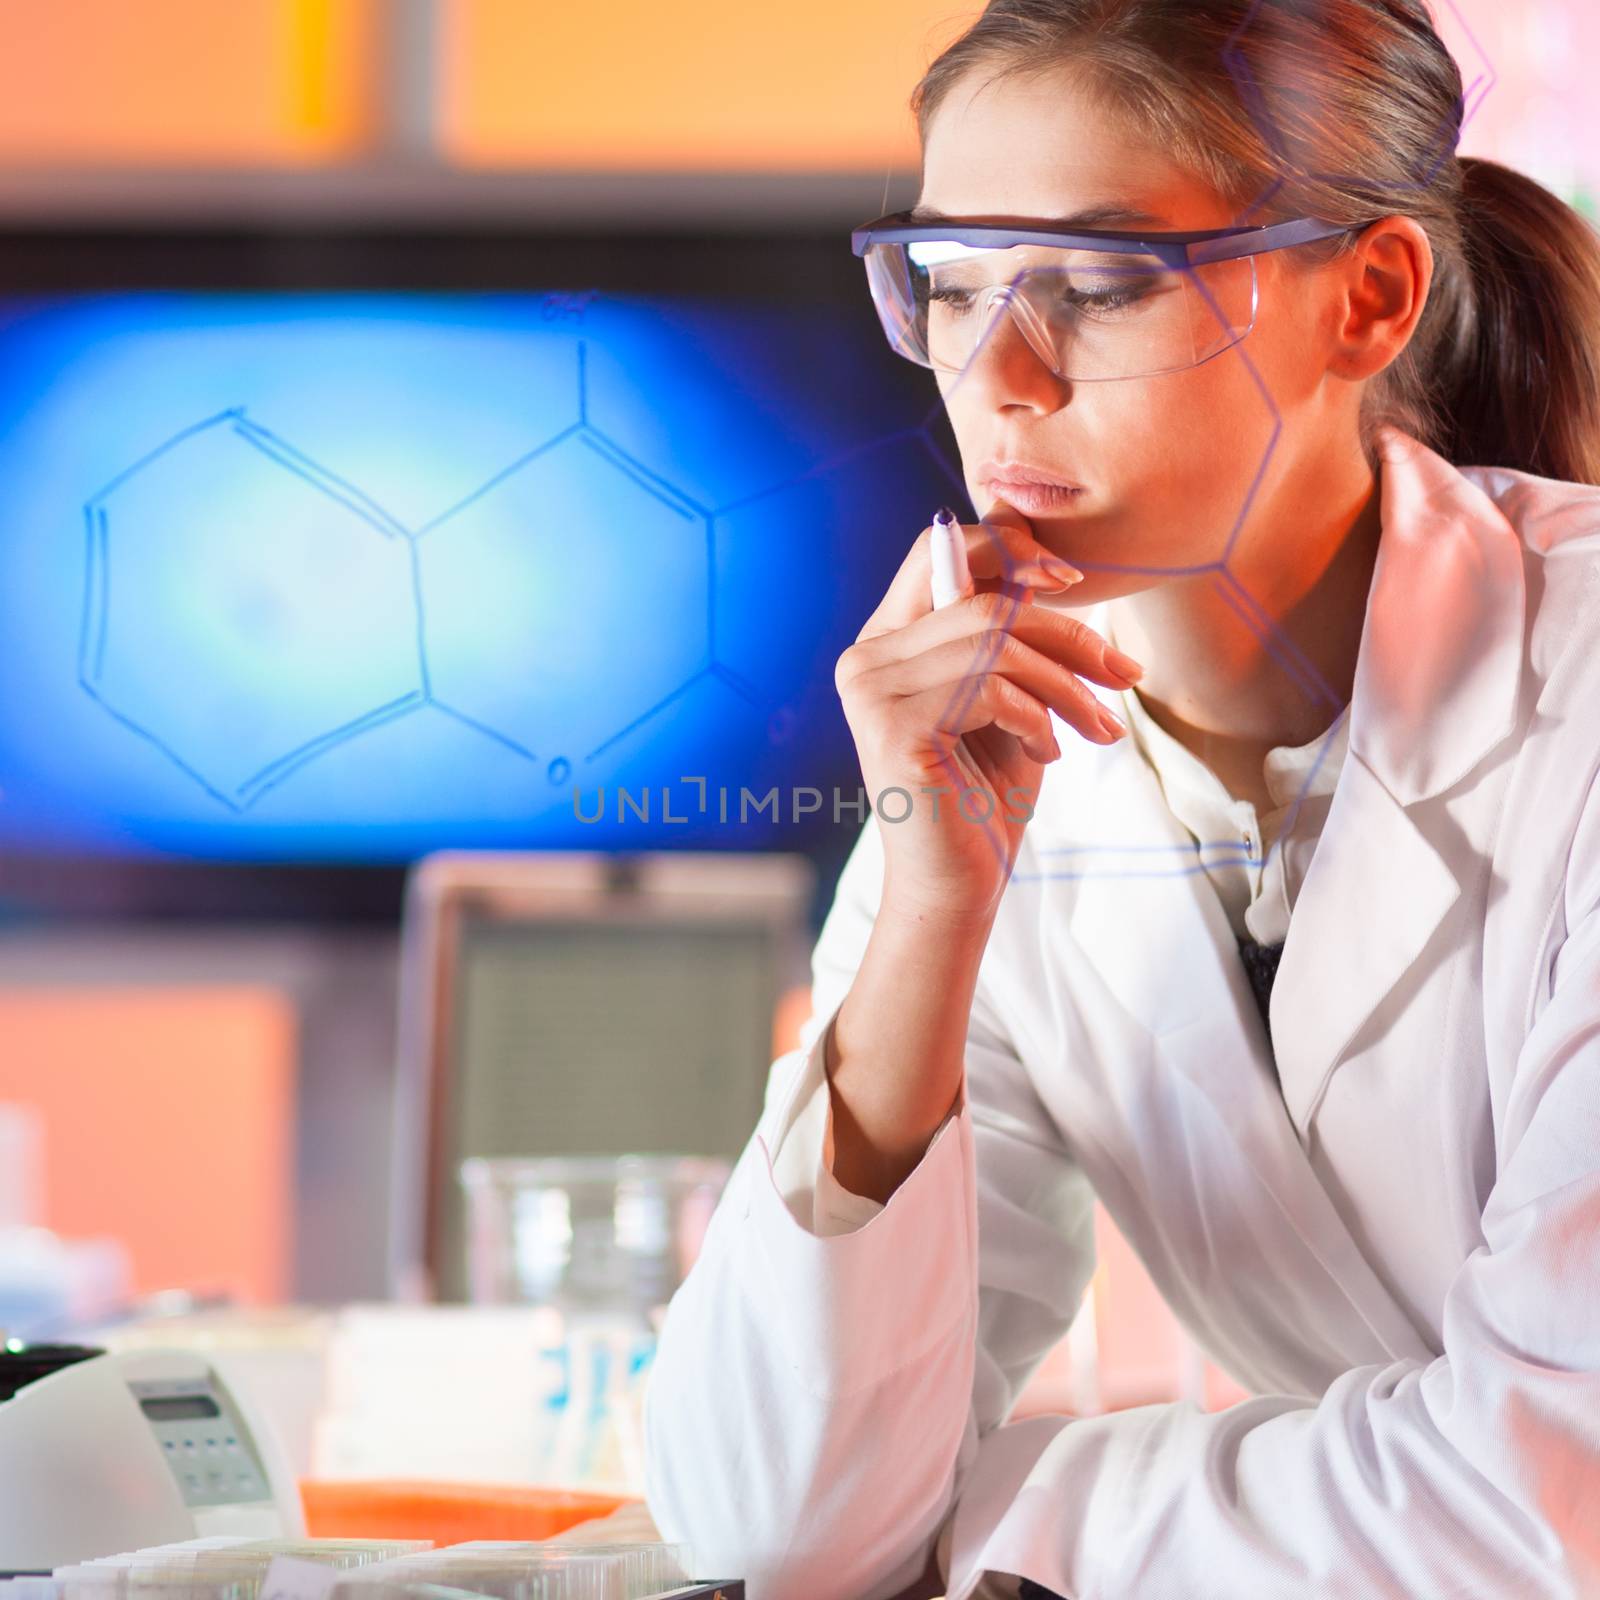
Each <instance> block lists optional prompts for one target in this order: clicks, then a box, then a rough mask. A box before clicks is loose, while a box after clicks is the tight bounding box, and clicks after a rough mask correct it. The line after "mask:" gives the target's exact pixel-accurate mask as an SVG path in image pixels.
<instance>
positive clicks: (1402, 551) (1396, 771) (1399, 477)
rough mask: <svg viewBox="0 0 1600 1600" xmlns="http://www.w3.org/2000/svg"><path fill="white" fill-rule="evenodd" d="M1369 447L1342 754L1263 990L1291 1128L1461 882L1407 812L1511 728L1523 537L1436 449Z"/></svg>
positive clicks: (1398, 442)
mask: <svg viewBox="0 0 1600 1600" xmlns="http://www.w3.org/2000/svg"><path fill="white" fill-rule="evenodd" d="M1382 442H1383V450H1384V456H1383V467H1382V482H1381V507H1382V534H1381V536H1380V541H1379V548H1378V557H1377V562H1376V565H1375V567H1374V570H1373V578H1372V585H1371V588H1370V590H1369V593H1368V597H1367V612H1366V620H1365V623H1364V626H1363V630H1362V636H1361V644H1360V648H1359V652H1358V655H1357V660H1356V671H1355V680H1354V685H1353V690H1352V694H1351V703H1350V711H1349V716H1350V743H1349V754H1348V755H1347V757H1346V760H1345V763H1344V766H1343V767H1342V768H1341V770H1340V775H1339V781H1338V784H1337V786H1336V787H1335V790H1334V793H1333V797H1332V800H1331V802H1330V805H1329V810H1328V815H1327V818H1326V820H1325V821H1324V823H1323V829H1322V833H1321V835H1320V837H1319V839H1318V842H1317V847H1316V849H1315V850H1314V851H1313V852H1312V856H1311V861H1310V865H1309V866H1308V867H1307V869H1306V876H1305V881H1304V882H1303V883H1302V885H1301V887H1300V891H1299V894H1298V896H1297V898H1296V900H1295V905H1294V910H1293V913H1292V915H1291V916H1290V919H1289V932H1288V937H1287V940H1286V942H1285V945H1284V950H1283V956H1282V958H1281V960H1280V963H1279V967H1278V975H1277V980H1276V982H1275V984H1274V986H1273V992H1272V1001H1271V1013H1270V1014H1271V1027H1272V1040H1273V1048H1274V1053H1275V1054H1276V1056H1277V1061H1278V1074H1279V1078H1280V1080H1281V1082H1282V1085H1283V1095H1284V1103H1285V1105H1286V1106H1287V1108H1288V1111H1289V1114H1290V1116H1291V1118H1292V1119H1293V1121H1294V1125H1295V1127H1296V1129H1297V1130H1298V1131H1299V1132H1301V1133H1302V1134H1303V1133H1304V1132H1305V1131H1306V1129H1307V1127H1308V1126H1309V1123H1310V1119H1311V1117H1312V1116H1313V1115H1314V1113H1315V1110H1316V1107H1317V1104H1318V1102H1319V1100H1320V1098H1321V1094H1322V1091H1323V1089H1324V1088H1325V1086H1326V1084H1327V1082H1328V1079H1329V1077H1330V1075H1331V1074H1332V1073H1333V1071H1334V1069H1335V1068H1336V1067H1337V1066H1338V1064H1339V1061H1340V1059H1341V1057H1342V1055H1343V1053H1344V1052H1345V1050H1346V1047H1347V1046H1349V1045H1350V1043H1351V1041H1352V1040H1353V1039H1354V1038H1355V1036H1356V1034H1357V1033H1358V1031H1359V1030H1360V1029H1361V1027H1362V1025H1363V1024H1364V1023H1365V1022H1366V1021H1367V1020H1368V1018H1370V1017H1371V1016H1372V1014H1373V1013H1374V1012H1375V1011H1376V1010H1377V1009H1378V1007H1379V1005H1380V1004H1381V1003H1382V1002H1383V1000H1384V999H1385V997H1386V996H1387V995H1388V994H1389V993H1390V991H1391V990H1393V988H1394V987H1395V985H1396V984H1397V983H1398V982H1399V981H1400V979H1401V978H1402V977H1403V976H1404V974H1405V972H1406V970H1407V968H1408V967H1409V966H1410V965H1411V963H1412V962H1413V961H1415V960H1416V958H1417V956H1418V955H1419V953H1420V952H1421V950H1422V948H1423V946H1424V945H1425V944H1426V943H1427V942H1428V939H1429V937H1430V936H1431V935H1432V933H1433V931H1434V929H1435V928H1437V927H1438V925H1439V922H1440V920H1441V919H1442V918H1443V917H1444V915H1445V914H1446V912H1448V911H1449V909H1450V907H1451V906H1452V905H1453V904H1454V902H1455V901H1456V900H1457V899H1458V898H1459V896H1460V894H1461V889H1462V885H1461V883H1460V882H1459V881H1458V879H1457V877H1456V873H1455V871H1454V870H1452V867H1451V865H1450V863H1449V862H1448V861H1447V860H1446V858H1445V857H1444V855H1442V854H1441V852H1440V850H1439V849H1438V848H1436V847H1435V845H1434V844H1433V843H1432V842H1431V841H1430V840H1429V838H1428V837H1427V835H1426V834H1425V833H1424V832H1423V831H1422V829H1421V828H1419V827H1418V825H1417V822H1416V820H1415V818H1414V817H1413V816H1412V815H1411V813H1410V812H1409V811H1408V809H1407V808H1408V807H1413V806H1415V805H1416V804H1417V803H1418V802H1420V801H1423V800H1426V799H1429V798H1431V797H1433V796H1434V795H1436V794H1439V793H1441V792H1443V791H1444V790H1446V789H1448V788H1449V787H1451V786H1453V785H1454V784H1456V783H1457V782H1459V781H1460V780H1461V779H1462V778H1464V777H1466V776H1467V774H1468V773H1470V772H1471V771H1472V769H1473V768H1474V767H1475V766H1477V765H1478V764H1479V763H1480V762H1481V761H1482V760H1483V759H1484V757H1485V756H1486V755H1488V754H1489V752H1490V751H1492V750H1493V749H1494V748H1495V746H1496V745H1498V744H1499V743H1500V742H1501V741H1502V740H1504V739H1505V738H1506V737H1508V736H1509V735H1510V734H1511V732H1512V731H1513V729H1514V727H1515V725H1516V708H1517V700H1518V692H1519V685H1520V680H1521V670H1522V640H1523V625H1524V605H1525V594H1524V587H1525V585H1524V579H1523V571H1522V549H1521V541H1520V539H1519V538H1518V536H1517V534H1516V532H1515V530H1514V529H1513V528H1512V527H1511V525H1510V523H1509V522H1508V521H1507V520H1506V518H1505V516H1504V514H1503V513H1502V512H1501V511H1500V509H1499V508H1498V507H1497V506H1496V505H1495V504H1494V502H1493V501H1492V500H1491V499H1490V498H1489V497H1488V495H1487V494H1485V493H1484V492H1483V491H1482V489H1480V488H1479V487H1478V486H1477V485H1476V484H1474V483H1472V482H1470V481H1469V480H1467V479H1466V478H1464V477H1463V476H1462V475H1461V474H1460V473H1459V472H1457V471H1456V470H1455V469H1454V468H1453V467H1451V466H1450V465H1449V463H1447V462H1446V461H1445V460H1443V458H1442V457H1440V456H1438V455H1437V454H1436V453H1434V452H1433V451H1431V450H1428V449H1427V448H1426V447H1424V446H1423V445H1421V444H1420V443H1419V442H1418V441H1416V440H1414V439H1411V438H1410V437H1409V436H1407V435H1404V434H1401V433H1399V432H1398V431H1397V430H1394V429H1389V430H1386V431H1385V437H1384V439H1383V441H1382ZM1473 859H1474V861H1475V860H1476V858H1475V857H1474V858H1473Z"/></svg>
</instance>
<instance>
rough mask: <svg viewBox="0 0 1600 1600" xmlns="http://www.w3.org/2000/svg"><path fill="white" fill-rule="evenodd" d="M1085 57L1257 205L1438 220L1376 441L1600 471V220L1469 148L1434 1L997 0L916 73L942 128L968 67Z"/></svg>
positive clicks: (1529, 467) (1189, 163) (1146, 123)
mask: <svg viewBox="0 0 1600 1600" xmlns="http://www.w3.org/2000/svg"><path fill="white" fill-rule="evenodd" d="M1068 63H1070V64H1072V65H1074V66H1079V67H1082V68H1083V69H1085V71H1086V82H1087V83H1088V84H1089V85H1090V86H1091V88H1092V90H1093V91H1094V93H1095V94H1096V96H1097V97H1098V98H1100V99H1102V100H1103V102H1104V103H1105V104H1106V106H1107V108H1108V109H1110V110H1112V111H1113V112H1115V113H1119V114H1121V115H1123V116H1125V117H1126V118H1127V119H1128V122H1129V124H1130V126H1132V127H1134V128H1137V129H1139V130H1141V131H1143V132H1146V133H1148V135H1149V136H1150V137H1151V138H1152V139H1153V140H1155V141H1157V142H1159V143H1160V144H1161V145H1162V147H1163V148H1165V149H1167V150H1170V151H1171V152H1172V153H1173V155H1174V157H1175V158H1176V159H1177V160H1178V161H1179V162H1180V164H1182V165H1184V166H1185V167H1187V168H1188V169H1189V170H1191V171H1193V172H1194V173H1196V174H1197V175H1198V176H1200V177H1201V178H1203V179H1204V180H1205V181H1207V182H1209V183H1210V184H1211V185H1212V187H1213V188H1215V189H1216V190H1217V191H1218V192H1219V193H1220V194H1222V195H1223V196H1224V197H1225V198H1227V199H1228V200H1229V201H1230V202H1231V203H1235V204H1237V205H1238V206H1239V207H1240V209H1241V211H1243V210H1244V208H1245V207H1247V206H1250V204H1251V202H1252V200H1254V199H1256V198H1258V197H1263V196H1264V197H1266V198H1267V199H1269V200H1270V205H1257V206H1254V207H1252V208H1251V214H1250V215H1248V216H1244V215H1241V217H1240V220H1241V221H1249V222H1266V221H1275V220H1278V219H1280V218H1282V217H1292V216H1318V217H1325V218H1327V219H1329V220H1330V221H1334V222H1345V223H1349V224H1350V225H1351V226H1352V227H1354V226H1356V225H1358V224H1361V223H1365V222H1370V221H1372V220H1373V219H1375V218H1377V217H1380V216H1388V215H1395V214H1404V215H1407V216H1411V217H1414V218H1415V219H1416V221H1417V222H1418V223H1419V224H1420V225H1421V226H1422V227H1423V228H1424V229H1425V231H1426V232H1427V235H1428V239H1429V242H1430V244H1431V245H1432V247H1433V252H1434V278H1433V283H1432V287H1431V289H1430V292H1429V296H1428V303H1427V305H1426V307H1425V308H1424V311H1423V314H1422V316H1421V318H1420V319H1419V321H1418V324H1417V328H1416V331H1415V333H1414V334H1413V336H1412V339H1411V341H1410V343H1409V344H1408V345H1407V347H1406V349H1405V350H1404V351H1403V352H1402V354H1401V355H1400V356H1399V357H1397V358H1396V359H1395V360H1394V361H1393V362H1391V363H1390V364H1389V366H1388V367H1387V368H1385V369H1384V371H1383V372H1382V373H1380V374H1378V375H1377V376H1376V377H1374V378H1373V379H1371V380H1370V381H1369V382H1368V384H1367V387H1366V392H1365V395H1364V398H1363V405H1362V417H1361V434H1362V443H1363V446H1364V447H1365V448H1366V449H1367V450H1368V452H1369V457H1370V452H1371V450H1372V440H1373V435H1374V432H1375V431H1376V429H1377V428H1378V427H1379V426H1380V425H1381V424H1383V423H1385V422H1389V423H1394V424H1395V425H1397V426H1399V427H1400V428H1402V429H1404V430H1405V431H1406V432H1408V433H1410V434H1412V435H1413V436H1414V437H1416V438H1419V439H1421V440H1422V441H1423V443H1425V444H1427V445H1428V446H1429V447H1430V448H1432V449H1435V450H1437V451H1439V453H1440V454H1441V455H1443V456H1444V457H1445V458H1446V459H1448V460H1450V461H1452V462H1456V463H1458V464H1460V465H1463V466H1467V465H1473V466H1506V467H1514V468H1520V469H1522V470H1524V471H1528V472H1533V473H1537V474H1539V475H1541V476H1544V477H1552V478H1562V479H1566V480H1568V481H1571V482H1578V483H1590V484H1600V234H1597V233H1596V231H1595V229H1594V228H1593V227H1591V225H1590V224H1589V223H1588V222H1587V221H1586V220H1585V218H1584V217H1582V216H1581V215H1580V214H1579V213H1578V212H1577V211H1575V210H1573V208H1572V207H1571V206H1569V205H1568V204H1567V203H1566V202H1565V201H1563V200H1562V199H1560V197H1559V196H1557V195H1555V194H1552V193H1551V192H1550V191H1549V190H1548V189H1546V188H1545V187H1544V186H1543V185H1542V184H1539V183H1537V182H1536V181H1535V180H1534V179H1532V178H1530V177H1528V176H1526V175H1525V174H1523V173H1520V172H1516V171H1514V170H1513V169H1511V168H1510V167H1505V166H1502V165H1501V164H1500V163H1498V162H1495V161H1487V160H1483V159H1477V158H1472V157H1461V158H1457V157H1456V156H1455V155H1454V154H1453V152H1454V150H1455V146H1456V141H1457V139H1458V137H1459V135H1460V131H1461V120H1462V110H1463V105H1462V90H1461V74H1460V71H1459V69H1458V68H1457V66H1456V63H1455V61H1454V59H1453V58H1452V56H1451V55H1450V52H1449V51H1448V50H1447V49H1446V48H1445V46H1444V43H1443V42H1442V41H1441V39H1440V38H1439V35H1438V33H1437V32H1436V31H1435V29H1434V26H1433V22H1432V20H1431V18H1430V17H1429V15H1428V13H1427V11H1426V9H1425V7H1424V4H1423V0H990V3H989V4H988V6H987V7H986V8H985V9H984V11H983V14H982V15H981V16H980V17H979V18H978V19H977V20H976V21H975V22H974V23H973V24H972V26H971V27H970V28H968V29H967V31H966V32H965V33H964V34H962V35H961V37H960V38H958V39H957V40H955V42H954V43H952V44H951V45H950V46H949V47H948V48H947V49H946V50H945V51H944V52H943V53H942V54H940V55H939V56H938V57H937V58H936V59H935V60H934V62H933V63H932V64H931V65H930V66H929V68H928V70H927V72H926V73H925V74H924V75H923V77H922V80H921V81H920V82H919V83H918V84H917V86H916V88H915V89H914V90H913V91H912V95H911V109H912V111H913V113H914V114H915V116H916V121H917V129H918V132H919V134H920V135H921V138H922V140H923V144H924V146H926V142H927V135H928V127H929V123H930V121H931V119H932V116H933V114H934V112H935V111H936V110H937V109H938V107H939V105H940V103H941V102H942V100H943V99H944V97H945V95H946V93H947V92H948V91H949V90H950V88H951V87H952V86H953V85H954V84H955V82H956V81H957V79H959V78H961V77H963V76H964V75H965V74H966V73H967V72H968V71H969V69H972V68H979V69H982V70H983V72H984V74H985V77H986V78H987V79H988V80H989V81H999V80H1001V79H1004V78H1010V77H1014V76H1022V75H1028V74H1033V73H1042V72H1046V71H1049V70H1051V69H1052V68H1055V67H1058V66H1061V65H1063V64H1068ZM1350 238H1351V236H1350V235H1343V236H1341V238H1340V239H1338V240H1336V241H1334V249H1335V251H1337V250H1339V249H1344V248H1349V242H1350ZM1319 249H1320V250H1321V255H1320V257H1318V256H1317V252H1318V251H1319ZM1289 254H1291V255H1295V254H1299V255H1301V256H1305V257H1316V258H1318V259H1324V260H1325V259H1327V258H1328V252H1327V250H1326V249H1323V248H1322V247H1320V246H1317V245H1310V246H1302V247H1300V250H1299V251H1298V252H1290V253H1289Z"/></svg>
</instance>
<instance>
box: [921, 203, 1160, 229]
mask: <svg viewBox="0 0 1600 1600" xmlns="http://www.w3.org/2000/svg"><path fill="white" fill-rule="evenodd" d="M906 220H907V221H908V222H911V223H921V222H964V221H966V220H967V219H966V218H964V217H955V216H951V215H950V213H949V212H948V211H940V210H939V209H938V208H937V207H935V206H923V205H918V206H913V207H912V208H911V210H910V211H908V212H907V213H906ZM1038 220H1039V221H1041V222H1043V223H1044V224H1045V225H1046V226H1048V227H1054V228H1095V227H1099V226H1101V225H1102V224H1104V223H1108V222H1109V223H1114V224H1121V223H1129V224H1132V225H1133V226H1135V227H1146V226H1149V225H1151V224H1154V225H1155V226H1156V227H1161V228H1164V227H1167V226H1168V222H1167V219H1166V218H1165V217H1158V216H1154V215H1152V214H1151V213H1150V212H1148V211H1136V210H1133V209H1131V208H1130V207H1128V206H1118V205H1101V206H1088V207H1086V208H1085V209H1084V210H1082V211H1074V212H1072V213H1071V214H1070V215H1068V216H1063V217H1042V218H1039V219H1038Z"/></svg>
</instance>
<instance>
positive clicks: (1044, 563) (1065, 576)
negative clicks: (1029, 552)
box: [1039, 556, 1083, 583]
mask: <svg viewBox="0 0 1600 1600" xmlns="http://www.w3.org/2000/svg"><path fill="white" fill-rule="evenodd" d="M1039 565H1040V566H1041V567H1043V568H1044V570H1045V571H1046V572H1048V573H1049V574H1050V576H1051V577H1052V578H1055V579H1058V580H1059V581H1060V582H1062V583H1082V582H1083V574H1082V573H1081V572H1079V571H1078V569H1077V568H1076V567H1075V566H1073V565H1072V563H1071V562H1070V561H1063V560H1061V559H1060V557H1058V556H1041V557H1040V559H1039Z"/></svg>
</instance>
